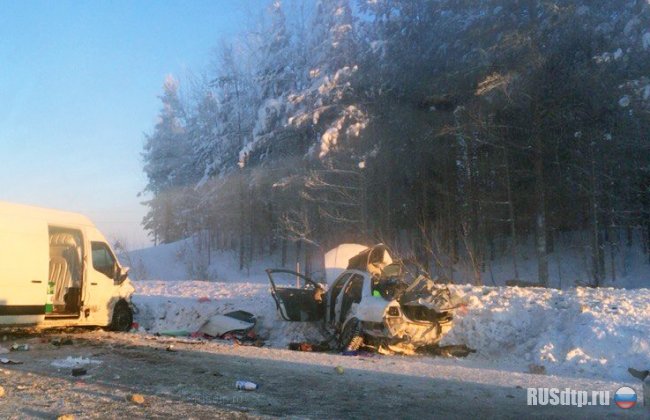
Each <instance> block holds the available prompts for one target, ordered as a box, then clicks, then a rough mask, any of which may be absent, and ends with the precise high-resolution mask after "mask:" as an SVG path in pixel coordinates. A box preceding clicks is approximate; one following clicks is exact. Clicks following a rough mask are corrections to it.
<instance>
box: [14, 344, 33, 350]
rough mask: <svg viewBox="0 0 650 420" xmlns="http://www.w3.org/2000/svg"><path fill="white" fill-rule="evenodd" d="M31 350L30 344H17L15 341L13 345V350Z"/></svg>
mask: <svg viewBox="0 0 650 420" xmlns="http://www.w3.org/2000/svg"><path fill="white" fill-rule="evenodd" d="M27 350H29V344H16V343H14V344H13V345H12V346H11V351H27Z"/></svg>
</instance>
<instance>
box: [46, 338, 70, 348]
mask: <svg viewBox="0 0 650 420" xmlns="http://www.w3.org/2000/svg"><path fill="white" fill-rule="evenodd" d="M50 344H52V345H53V346H57V347H59V346H70V345H72V344H74V343H73V341H72V338H70V337H65V338H61V337H56V338H53V339H51V340H50Z"/></svg>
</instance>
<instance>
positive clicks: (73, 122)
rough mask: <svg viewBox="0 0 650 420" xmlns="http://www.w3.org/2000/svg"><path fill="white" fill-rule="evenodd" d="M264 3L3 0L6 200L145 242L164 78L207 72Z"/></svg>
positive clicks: (0, 55)
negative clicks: (148, 136) (224, 43)
mask: <svg viewBox="0 0 650 420" xmlns="http://www.w3.org/2000/svg"><path fill="white" fill-rule="evenodd" d="M268 4H269V2H268V1H265V0H210V1H199V0H181V1H169V0H156V1H153V0H151V1H143V0H140V1H137V0H128V1H114V0H112V1H91V0H88V1H61V0H57V1H26V0H21V1H14V0H0V157H1V159H2V160H1V163H0V200H4V201H12V202H18V203H24V204H32V205H38V206H44V207H52V208H59V209H63V210H70V211H76V212H81V213H84V214H86V215H87V216H89V217H90V218H91V219H92V220H93V221H95V223H96V224H97V225H98V226H99V227H100V229H101V230H102V231H103V232H104V234H105V235H106V236H107V237H108V238H109V240H115V239H120V240H122V241H124V242H126V243H127V245H128V246H129V247H131V248H139V247H142V246H145V245H146V244H147V243H148V239H147V238H146V235H145V233H144V231H143V230H142V228H141V226H140V222H141V220H142V217H143V216H144V214H145V213H146V208H145V207H144V206H142V205H141V204H140V202H141V201H142V198H138V197H137V194H138V192H140V191H142V190H143V188H144V186H145V185H146V177H145V175H144V173H143V172H142V158H141V152H142V145H143V144H144V135H143V133H145V132H151V131H152V129H153V125H154V124H155V121H156V117H157V114H158V111H159V109H160V101H159V99H158V95H159V94H160V93H161V92H162V85H163V82H164V79H165V76H166V75H168V74H173V75H174V76H175V77H177V78H180V79H181V80H182V79H183V76H184V75H186V74H187V73H188V72H189V71H192V72H198V73H200V72H202V71H204V70H206V69H207V68H208V66H209V64H210V62H211V60H212V50H213V48H214V47H215V46H216V45H217V44H218V43H219V41H220V39H222V38H224V37H225V38H228V37H232V36H233V35H234V34H237V33H239V32H242V31H243V30H245V29H246V28H247V26H248V25H249V24H251V23H252V22H254V20H255V18H256V17H257V16H259V14H260V13H261V12H262V10H264V8H265V7H266V6H267V5H268Z"/></svg>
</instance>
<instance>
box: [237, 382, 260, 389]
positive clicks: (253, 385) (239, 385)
mask: <svg viewBox="0 0 650 420" xmlns="http://www.w3.org/2000/svg"><path fill="white" fill-rule="evenodd" d="M258 387H259V385H257V384H256V383H255V382H250V381H237V382H235V388H237V389H239V390H242V391H255V390H256V389H257V388H258Z"/></svg>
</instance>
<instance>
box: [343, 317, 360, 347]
mask: <svg viewBox="0 0 650 420" xmlns="http://www.w3.org/2000/svg"><path fill="white" fill-rule="evenodd" d="M362 345H363V334H362V331H361V321H359V320H358V319H357V318H352V319H350V320H349V321H348V322H347V323H346V324H345V327H344V328H343V331H341V335H340V336H339V350H340V351H357V350H359V349H360V348H361V346H362Z"/></svg>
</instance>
